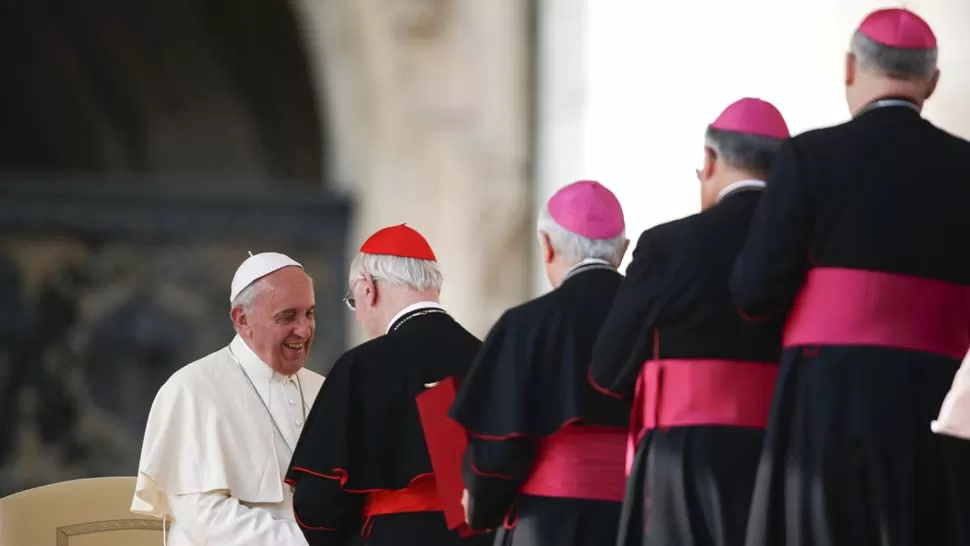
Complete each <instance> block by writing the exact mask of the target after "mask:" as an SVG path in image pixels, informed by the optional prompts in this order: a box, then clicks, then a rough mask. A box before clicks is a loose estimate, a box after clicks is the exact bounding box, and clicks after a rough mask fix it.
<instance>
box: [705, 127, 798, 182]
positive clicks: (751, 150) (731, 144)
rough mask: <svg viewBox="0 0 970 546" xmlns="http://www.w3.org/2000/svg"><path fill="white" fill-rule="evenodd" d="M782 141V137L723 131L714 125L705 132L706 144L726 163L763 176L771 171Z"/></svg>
mask: <svg viewBox="0 0 970 546" xmlns="http://www.w3.org/2000/svg"><path fill="white" fill-rule="evenodd" d="M782 142H784V140H783V139H780V138H772V137H767V136H762V135H751V134H747V133H737V132H734V131H722V130H720V129H715V128H713V127H708V128H707V132H706V133H705V134H704V144H705V146H707V147H708V148H710V149H712V150H714V153H716V154H717V155H718V156H719V157H721V159H723V160H724V162H725V163H727V164H728V165H730V166H732V167H734V168H735V169H740V170H742V171H745V172H749V173H751V174H753V175H758V176H762V177H763V176H765V175H767V174H768V172H770V171H771V165H772V164H773V163H774V161H775V157H777V155H778V150H779V149H781V144H782Z"/></svg>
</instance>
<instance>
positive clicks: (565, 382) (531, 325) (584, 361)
mask: <svg viewBox="0 0 970 546" xmlns="http://www.w3.org/2000/svg"><path fill="white" fill-rule="evenodd" d="M622 278H623V277H622V276H621V275H620V274H619V273H617V272H616V271H615V270H613V269H611V268H609V269H607V268H602V267H601V268H591V269H590V270H587V271H577V272H576V273H575V274H574V275H573V276H571V277H569V278H568V279H566V280H565V281H564V282H563V284H562V285H561V286H560V287H559V288H557V289H556V290H553V291H552V292H550V293H548V294H545V295H543V296H541V297H539V298H536V299H534V300H532V301H529V302H527V303H525V304H523V305H520V306H519V307H515V308H513V309H510V310H508V311H506V312H505V314H503V315H502V317H501V318H500V319H499V321H498V322H497V323H496V324H495V325H494V326H493V327H492V330H491V331H490V332H489V334H488V336H487V337H486V338H485V342H484V344H483V346H482V349H481V350H480V351H479V353H478V356H477V357H476V359H475V362H474V363H473V364H472V368H471V370H470V371H469V372H468V376H467V377H466V379H465V381H464V382H463V383H462V385H461V388H460V390H459V392H458V395H457V397H456V399H455V403H454V405H453V406H452V408H451V412H450V416H451V418H452V419H454V420H455V421H457V422H458V423H459V424H461V425H462V426H463V427H464V428H465V430H466V431H468V432H469V433H470V434H473V435H476V436H479V437H483V438H492V439H502V438H508V437H513V436H529V437H541V436H548V435H551V434H554V433H555V432H557V431H558V430H559V429H560V428H562V426H563V425H566V424H568V423H570V422H574V421H581V422H583V423H586V424H591V425H600V426H626V425H627V423H628V422H629V415H630V414H629V412H630V410H629V401H622V400H615V399H612V398H610V397H608V396H605V395H603V394H600V393H598V392H596V391H595V390H594V389H593V387H592V386H591V385H590V383H589V381H588V371H589V365H590V359H591V356H592V350H593V343H594V341H595V339H596V334H597V331H598V330H599V327H600V325H601V324H602V322H603V321H604V319H605V318H606V314H607V312H608V311H609V308H610V305H611V304H612V302H613V296H614V294H615V292H616V290H617V287H618V286H619V284H620V281H621V279H622Z"/></svg>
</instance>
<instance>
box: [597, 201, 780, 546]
mask: <svg viewBox="0 0 970 546" xmlns="http://www.w3.org/2000/svg"><path fill="white" fill-rule="evenodd" d="M760 199H761V190H760V188H757V187H756V186H755V187H751V186H746V185H744V184H739V185H738V186H736V187H735V189H733V190H729V193H728V194H727V195H725V196H724V197H723V198H722V199H721V201H720V202H719V203H718V204H717V205H716V206H714V207H712V208H710V209H708V210H706V211H704V212H701V213H699V214H695V215H692V216H688V217H686V218H683V219H680V220H676V221H674V222H670V223H667V224H663V225H660V226H657V227H654V228H652V229H649V230H647V231H645V232H644V233H643V235H641V236H640V240H639V241H638V242H637V246H636V249H635V251H634V253H633V261H632V262H631V264H630V266H629V268H628V269H627V275H626V278H625V280H624V281H623V284H622V285H621V286H620V289H619V291H618V292H617V296H616V301H615V303H614V305H613V309H612V311H611V312H610V315H609V317H608V318H607V320H606V322H605V323H604V324H603V328H602V329H601V330H600V335H599V337H598V339H597V341H596V345H595V350H594V353H593V361H592V362H593V363H592V367H591V368H590V380H591V382H592V383H593V384H594V386H596V387H597V388H599V389H601V390H603V391H604V393H606V394H610V395H612V396H615V397H624V398H629V397H630V396H634V395H635V396H634V399H635V402H634V416H633V423H632V426H631V432H632V433H633V435H634V436H633V438H631V443H632V442H636V456H635V458H634V459H633V461H632V465H631V466H632V467H631V472H630V477H629V480H628V484H627V487H628V489H627V493H626V499H625V502H624V507H623V518H622V519H621V522H620V533H619V538H618V542H617V544H619V545H620V546H632V545H641V544H642V545H646V546H708V545H710V546H740V545H741V544H743V542H744V529H745V525H746V523H747V516H748V503H749V501H750V499H751V489H752V487H753V484H754V474H755V469H756V468H757V464H758V458H759V455H760V453H761V446H762V440H763V436H764V426H765V423H766V421H767V418H768V412H769V407H770V404H771V394H772V391H773V389H774V382H775V379H776V377H777V372H778V359H779V356H780V353H781V345H780V333H781V321H780V320H778V319H775V320H770V321H766V322H764V323H762V324H757V325H752V324H749V323H746V322H745V321H744V320H743V319H742V318H741V317H740V316H739V315H738V312H737V309H736V308H735V306H734V303H733V302H732V300H731V294H730V291H729V290H728V279H729V278H730V276H731V267H732V265H733V264H734V260H735V258H736V256H737V253H738V251H739V250H740V249H741V246H742V244H743V243H744V239H745V236H746V235H747V233H748V227H749V225H750V223H751V217H752V215H753V213H754V210H755V207H756V206H757V204H758V202H759V200H760ZM778 546H782V545H778Z"/></svg>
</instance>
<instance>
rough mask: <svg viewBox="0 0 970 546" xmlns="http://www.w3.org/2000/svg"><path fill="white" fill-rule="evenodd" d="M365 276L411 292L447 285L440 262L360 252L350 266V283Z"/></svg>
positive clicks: (437, 288)
mask: <svg viewBox="0 0 970 546" xmlns="http://www.w3.org/2000/svg"><path fill="white" fill-rule="evenodd" d="M364 275H370V276H371V277H373V278H374V279H375V280H380V281H384V282H386V283H389V284H393V285H397V286H404V287H406V288H410V289H412V290H430V289H434V290H441V285H442V284H443V283H444V277H443V276H442V275H441V269H439V268H438V263H437V262H433V261H431V260H419V259H417V258H402V257H400V256H385V255H382V254H367V253H364V252H360V253H358V254H357V256H355V257H354V259H353V261H352V262H351V263H350V275H349V277H348V280H349V284H353V283H354V281H356V280H357V279H360V278H361V277H363V276H364Z"/></svg>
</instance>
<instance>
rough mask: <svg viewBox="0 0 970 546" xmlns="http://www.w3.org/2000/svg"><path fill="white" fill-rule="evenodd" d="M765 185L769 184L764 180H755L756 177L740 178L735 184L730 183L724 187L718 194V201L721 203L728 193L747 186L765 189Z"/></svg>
mask: <svg viewBox="0 0 970 546" xmlns="http://www.w3.org/2000/svg"><path fill="white" fill-rule="evenodd" d="M765 186H767V184H765V182H764V180H754V179H751V180H738V181H737V182H735V183H733V184H728V186H727V187H726V188H724V189H723V190H721V191H720V192H719V193H718V194H717V202H718V203H720V202H721V199H724V198H725V197H727V196H728V195H730V194H732V193H734V192H736V191H740V190H743V189H747V188H757V189H759V190H763V189H765Z"/></svg>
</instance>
